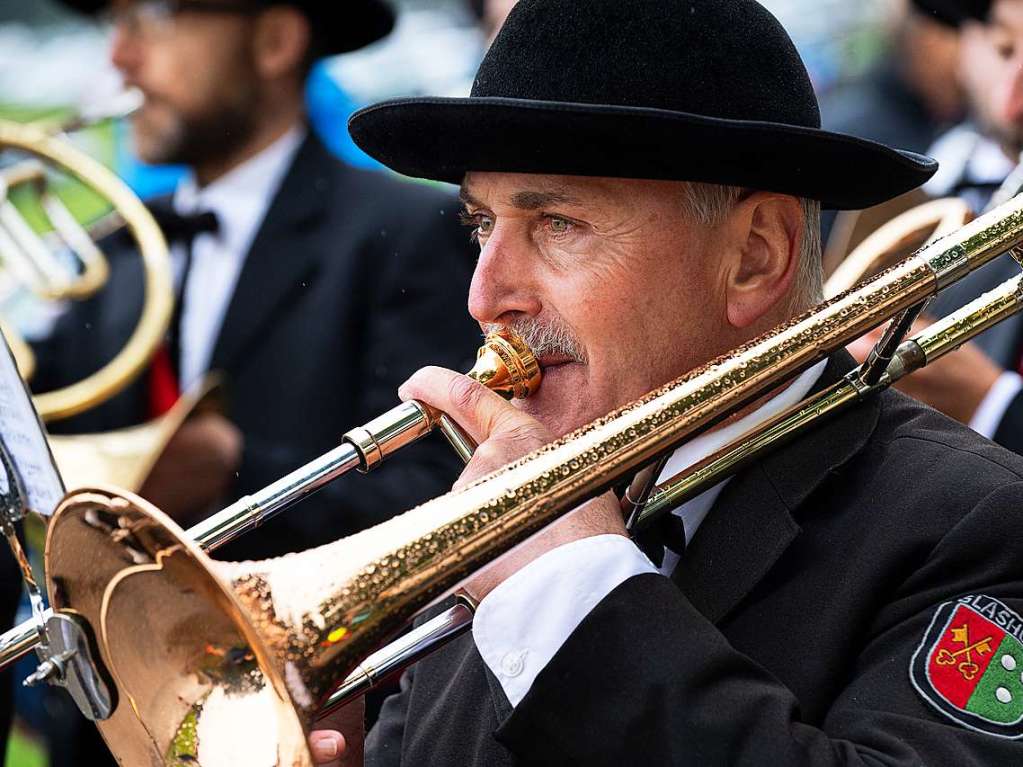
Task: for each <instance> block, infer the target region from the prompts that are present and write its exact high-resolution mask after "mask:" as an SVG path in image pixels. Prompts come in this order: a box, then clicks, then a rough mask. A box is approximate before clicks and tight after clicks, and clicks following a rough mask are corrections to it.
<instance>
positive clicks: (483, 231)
mask: <svg viewBox="0 0 1023 767" xmlns="http://www.w3.org/2000/svg"><path fill="white" fill-rule="evenodd" d="M459 218H460V220H461V222H462V224H464V225H465V226H468V227H470V228H471V229H472V238H473V239H474V240H477V239H479V238H481V237H483V238H486V237H487V235H489V234H490V232H491V231H492V230H493V228H494V220H493V219H492V218H491V217H490V216H486V215H484V214H482V213H469V212H468V211H462V212H461V214H459Z"/></svg>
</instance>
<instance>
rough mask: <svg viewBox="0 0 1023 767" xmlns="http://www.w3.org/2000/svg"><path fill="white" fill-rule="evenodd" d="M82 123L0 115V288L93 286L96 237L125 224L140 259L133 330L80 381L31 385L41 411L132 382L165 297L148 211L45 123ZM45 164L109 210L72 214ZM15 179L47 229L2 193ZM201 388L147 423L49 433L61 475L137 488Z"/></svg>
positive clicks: (73, 408) (164, 321)
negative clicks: (52, 386)
mask: <svg viewBox="0 0 1023 767" xmlns="http://www.w3.org/2000/svg"><path fill="white" fill-rule="evenodd" d="M109 116H110V115H106V114H104V115H103V117H104V118H105V117H109ZM82 124H83V123H82V121H80V120H77V119H72V120H71V121H70V122H66V123H64V124H62V125H58V126H55V127H46V126H45V125H40V124H21V123H16V122H11V121H8V120H0V152H3V153H4V154H5V155H14V157H15V159H14V160H13V161H12V162H11V163H10V164H8V165H6V166H4V167H2V168H0V292H3V293H8V294H9V293H10V292H12V291H15V290H29V291H31V292H32V293H34V294H35V295H36V296H38V297H40V298H43V299H47V300H80V299H83V298H87V297H89V296H91V295H93V294H94V293H95V292H96V291H97V290H100V289H101V288H102V287H103V285H104V284H105V282H106V278H107V274H108V271H109V268H108V266H107V262H106V259H105V257H104V255H103V253H102V251H101V250H100V248H99V247H98V246H97V245H96V243H95V239H96V238H99V237H103V236H106V235H109V234H110V233H112V232H113V231H115V230H116V228H119V227H120V226H126V227H127V229H128V231H129V232H130V234H131V236H132V238H133V239H134V241H135V243H136V245H137V248H138V253H139V257H140V258H141V260H142V264H143V270H144V277H143V279H144V285H143V291H144V296H145V302H144V306H143V309H142V312H141V315H140V316H139V319H138V322H137V324H136V326H135V329H134V331H133V332H132V334H131V336H130V337H129V339H128V341H127V342H126V344H125V345H124V347H123V348H122V349H121V350H120V351H119V352H118V353H117V354H116V355H115V356H114V357H113V358H112V359H110V360H109V361H107V362H106V363H105V364H102V365H101V366H98V369H97V370H96V371H95V372H94V373H92V374H91V375H89V376H87V377H86V378H84V379H82V380H80V381H77V382H75V383H73V384H71V385H69V386H66V387H63V388H61V389H58V390H54V391H51V392H45V393H41V394H38V395H36V397H35V405H36V409H37V410H38V412H39V415H40V417H41V418H42V419H43V420H44V421H55V420H59V419H62V418H68V417H70V416H73V415H77V414H78V413H81V412H83V411H86V410H88V409H89V408H92V407H94V406H96V405H98V404H99V403H101V402H103V401H105V400H107V399H109V398H110V397H112V396H114V395H115V394H117V393H118V392H119V391H121V390H122V389H123V388H124V387H125V386H127V385H128V384H129V383H131V381H133V380H134V379H135V378H136V377H137V376H138V375H139V374H140V373H141V372H142V371H143V370H145V368H146V366H147V365H148V363H149V360H150V358H151V357H152V355H153V353H154V352H155V351H156V349H157V347H158V346H159V345H160V344H161V343H162V342H163V340H164V337H165V335H166V332H167V327H168V325H169V323H170V318H171V313H172V311H173V304H174V291H173V282H172V278H171V268H170V258H169V254H168V250H167V244H166V241H165V240H164V238H163V235H162V233H161V232H160V229H159V227H158V226H157V224H156V222H155V221H154V220H153V217H152V215H151V214H150V213H149V211H148V210H147V209H146V207H145V205H144V204H143V203H142V202H141V200H139V199H138V197H137V196H136V195H135V194H134V193H133V192H132V191H131V190H130V189H129V188H128V186H127V185H126V184H125V183H124V182H123V181H121V180H120V179H119V178H118V177H117V176H116V175H115V174H114V173H113V172H111V171H110V170H108V169H107V168H106V167H104V166H103V165H102V164H100V163H99V162H97V161H96V160H94V159H93V158H91V157H89V156H88V155H87V154H85V153H84V152H82V151H81V150H79V149H77V148H75V147H74V146H73V145H72V144H71V143H70V141H69V140H68V139H67V137H66V135H64V134H63V133H62V132H61V133H55V132H54V131H55V129H56V130H59V131H63V130H69V129H70V130H77V129H79V128H81V127H82ZM53 170H57V171H59V172H60V173H63V174H68V175H70V176H72V177H74V178H76V179H78V180H79V181H80V182H81V183H82V184H84V185H85V186H86V187H88V188H89V189H91V190H92V191H94V192H95V193H96V194H98V195H99V196H100V197H102V198H104V199H105V200H107V201H109V203H110V205H111V206H112V208H113V212H112V213H110V214H108V215H106V216H104V217H103V218H101V219H100V220H99V221H98V222H96V223H95V224H94V225H93V226H86V225H83V224H81V223H79V222H78V221H77V220H76V218H75V216H74V215H73V214H72V213H71V211H70V210H68V208H67V207H66V206H65V204H64V203H63V202H62V201H61V199H60V197H59V196H58V194H57V193H56V192H55V191H54V189H53V188H52V184H51V176H52V173H53ZM19 188H21V189H25V190H26V191H28V192H29V193H30V194H31V196H32V199H34V200H36V201H37V202H38V206H39V210H40V211H41V212H42V214H43V215H44V216H45V218H46V220H47V222H48V223H49V225H51V226H52V231H50V232H48V233H44V234H40V233H39V232H37V231H36V229H35V228H34V227H33V226H32V225H31V224H30V223H29V221H27V220H26V218H25V217H24V216H23V215H22V212H21V211H20V210H19V208H18V207H17V206H15V204H14V203H13V202H12V201H11V199H10V197H11V194H10V193H11V192H12V191H14V190H17V189H19ZM58 250H61V251H63V252H64V253H65V254H69V255H70V256H72V258H71V259H70V263H69V262H68V260H69V259H68V258H62V257H59V256H58V255H57V252H58ZM0 324H2V330H3V333H4V336H5V337H6V338H7V341H8V344H9V345H10V346H11V349H12V351H13V353H14V356H15V361H16V362H17V364H18V368H19V370H20V371H21V373H22V376H23V377H24V378H26V379H30V378H31V374H32V372H33V369H34V367H35V360H34V357H33V355H32V351H31V348H30V347H29V346H28V344H26V343H25V342H24V341H23V340H22V339H21V338H20V336H19V335H18V334H17V333H16V332H15V331H14V329H13V326H12V324H11V323H10V322H2V321H0ZM207 388H208V387H207V386H206V385H203V386H201V387H199V389H198V390H197V391H196V392H195V393H194V394H191V395H190V396H188V397H186V398H183V401H182V402H181V403H179V405H178V406H177V407H175V408H174V409H173V410H172V411H170V412H169V413H167V414H166V415H165V416H163V417H161V418H159V419H157V420H155V421H151V422H149V423H147V424H143V425H139V426H135V427H131V428H129V429H124V430H119V431H114V432H107V433H103V434H84V435H71V436H51V437H50V438H49V441H50V446H51V449H52V450H53V453H54V457H55V459H56V462H57V465H58V468H59V469H60V472H61V475H62V478H63V480H64V483H65V485H66V486H67V487H80V486H82V485H83V484H87V483H89V482H96V481H97V479H98V478H101V477H102V478H103V479H102V481H104V482H111V483H114V484H116V485H118V486H120V487H126V488H131V489H133V490H137V489H138V488H140V487H141V486H142V482H143V481H144V479H145V477H146V476H147V474H148V473H149V470H150V469H151V467H152V465H153V463H154V462H155V460H156V458H157V457H158V455H159V453H160V452H161V451H162V450H163V448H164V447H165V446H166V443H167V441H168V440H169V439H170V437H171V435H173V433H174V432H175V431H176V430H177V428H178V426H180V424H181V422H182V421H183V420H184V417H185V416H186V415H187V413H188V412H189V411H190V409H191V408H192V407H193V406H194V405H195V404H196V403H197V402H198V400H199V399H201V396H202V395H203V394H204V393H205V391H206V389H207Z"/></svg>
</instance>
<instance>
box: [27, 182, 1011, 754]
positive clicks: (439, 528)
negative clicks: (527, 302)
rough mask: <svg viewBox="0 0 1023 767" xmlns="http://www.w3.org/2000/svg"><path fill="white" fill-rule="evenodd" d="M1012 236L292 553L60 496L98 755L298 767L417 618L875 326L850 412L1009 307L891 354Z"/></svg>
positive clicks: (945, 252)
mask: <svg viewBox="0 0 1023 767" xmlns="http://www.w3.org/2000/svg"><path fill="white" fill-rule="evenodd" d="M1021 242H1023V201H1013V202H1012V203H1010V204H1008V205H1006V206H1005V207H1003V208H1001V209H999V210H998V211H995V212H993V213H991V214H988V215H986V216H984V217H982V218H980V219H978V220H977V221H975V222H973V223H971V224H969V225H967V226H966V227H964V228H963V229H961V230H960V231H958V232H957V233H956V234H955V235H953V236H950V237H946V238H944V239H943V240H940V241H938V242H937V243H934V244H932V245H930V246H928V247H927V248H925V249H923V250H922V251H920V252H919V253H918V254H916V255H915V256H913V257H911V258H909V259H907V260H906V261H904V262H903V263H901V264H899V265H898V266H895V267H893V268H892V269H890V270H888V271H886V272H884V273H882V274H880V275H877V276H875V277H874V278H872V279H870V280H868V281H867V282H866V283H863V284H861V285H860V286H858V287H856V288H854V289H852V290H850V291H848V292H846V293H844V294H842V295H841V296H838V297H836V298H834V299H832V300H830V301H828V302H825V303H824V304H822V305H820V306H819V307H817V308H816V309H814V310H813V311H811V312H808V313H806V314H804V315H802V316H800V317H797V318H795V319H793V320H792V321H791V322H789V323H787V324H785V325H783V326H780V327H779V328H777V329H775V330H774V331H772V332H770V333H768V334H766V335H764V336H762V337H761V338H759V339H757V340H755V341H752V342H750V343H748V344H746V345H745V346H743V347H742V348H740V349H738V350H736V351H735V352H733V353H731V354H729V355H726V356H724V357H721V358H719V359H716V360H714V361H712V362H710V363H708V364H706V365H704V366H702V367H700V368H698V369H696V370H693V371H691V372H690V373H688V374H686V375H684V376H682V377H681V378H679V379H677V380H676V381H674V382H672V383H670V384H668V385H666V386H664V387H662V388H661V389H658V390H657V391H654V392H652V393H651V394H649V395H647V396H646V397H644V398H642V399H641V400H638V401H637V402H634V403H632V404H630V405H627V406H626V407H623V408H621V409H619V410H617V411H615V412H613V413H611V414H609V415H608V416H606V417H604V418H601V419H599V420H597V421H595V422H593V423H591V424H589V425H587V426H585V427H583V428H581V429H579V430H577V431H576V432H574V433H572V434H570V435H568V436H566V437H564V438H563V439H561V440H559V441H557V442H555V443H554V444H552V445H549V446H547V447H545V448H543V449H541V450H538V451H536V452H534V453H532V454H530V455H528V456H526V457H525V458H522V459H520V460H518V461H516V462H514V463H512V464H510V465H508V466H506V467H504V468H502V469H499V470H498V471H496V472H494V473H492V474H491V475H489V476H488V477H485V478H483V479H482V480H480V481H478V482H476V483H474V484H473V485H470V486H468V487H465V488H463V489H461V490H459V491H456V492H452V493H449V494H447V495H445V496H442V497H440V498H438V499H435V500H433V501H431V502H429V503H427V504H425V505H423V506H421V507H419V508H417V509H415V510H413V511H410V512H407V513H405V514H403V515H401V516H399V517H396V518H394V519H392V520H390V521H388V522H385V523H383V524H381V525H378V526H377V527H374V528H372V529H369V530H366V531H363V532H361V533H358V534H357V535H354V536H352V537H350V538H346V539H344V540H341V541H338V542H336V543H334V544H330V545H327V546H324V547H320V548H317V549H313V550H310V551H307V552H304V553H302V554H295V555H290V556H287V557H282V558H279V559H274V560H268V561H264V562H250V563H220V562H214V561H212V560H211V559H210V558H209V557H208V556H207V555H206V554H205V553H204V552H203V551H202V550H201V548H200V547H199V546H198V545H197V544H196V543H195V542H194V541H193V540H191V539H190V538H189V537H188V535H187V534H186V533H185V532H184V531H183V530H181V529H180V528H179V527H178V526H177V525H175V524H174V522H173V521H171V520H170V519H169V518H167V517H166V516H165V515H163V514H162V513H161V512H160V511H158V510H157V509H155V508H153V507H152V506H150V505H148V504H146V503H145V502H144V501H142V500H141V499H138V498H136V497H134V496H132V495H131V494H129V493H124V492H121V491H114V490H106V489H91V490H82V491H79V492H75V493H71V494H70V495H68V496H67V497H66V498H65V500H64V501H63V502H62V504H61V505H60V507H59V508H58V510H57V512H56V514H55V516H54V518H53V520H52V522H51V525H50V529H49V534H48V537H47V545H46V564H47V587H48V591H49V595H50V599H51V604H52V607H53V609H54V610H55V612H56V613H57V615H59V616H63V617H64V618H66V619H68V620H73V621H77V622H78V623H79V625H81V626H83V627H91V631H92V632H93V639H94V643H90V647H94V648H95V651H96V656H95V659H94V660H95V666H94V669H93V667H92V666H91V664H90V667H89V668H90V669H93V670H89V669H87V671H88V673H86V678H88V679H91V680H100V682H101V684H100V685H99V687H101V688H102V689H105V690H106V692H107V698H106V702H107V707H108V708H109V709H110V715H109V716H108V717H106V718H102V721H99V722H98V726H99V728H100V731H101V732H102V734H103V736H104V738H105V739H106V741H107V744H108V745H109V746H110V748H111V750H112V751H113V753H114V754H115V756H117V757H118V759H119V760H120V761H121V763H123V764H159V763H164V764H172V765H185V764H187V765H197V764H199V765H203V766H204V767H220V766H221V765H234V764H246V765H250V766H252V767H269V765H277V764H280V765H311V764H312V759H311V756H310V754H309V752H308V750H307V747H306V742H305V738H306V734H307V732H308V730H309V729H310V727H311V726H312V723H313V721H314V718H315V716H316V713H317V711H318V710H319V709H320V707H321V705H322V704H323V703H324V701H326V700H327V698H328V696H329V693H330V692H331V690H332V689H333V688H334V686H335V685H336V683H337V680H339V679H343V678H345V676H346V675H347V674H348V673H349V672H351V671H352V670H353V669H354V668H355V667H356V666H357V664H358V662H359V661H360V659H362V658H364V657H365V656H367V655H368V654H369V653H370V652H371V651H372V650H373V649H374V648H375V647H377V646H378V645H379V644H380V643H381V642H382V641H384V640H385V639H386V638H387V637H388V636H390V635H391V634H393V633H394V632H395V631H397V630H398V629H399V628H400V627H401V626H402V625H403V624H405V623H406V622H407V621H408V620H409V619H410V618H411V617H412V616H413V615H414V614H415V613H416V612H417V611H418V610H420V609H422V608H423V607H424V606H426V605H427V604H429V603H430V602H431V601H432V600H435V599H437V598H438V597H440V596H441V595H443V594H444V593H446V592H448V591H449V590H451V589H452V588H454V587H455V586H456V585H457V583H458V582H459V581H460V580H461V579H463V578H464V577H466V576H467V575H469V574H471V573H472V572H473V571H475V570H476V569H478V568H479V567H481V566H483V565H484V564H486V563H487V562H489V561H492V560H493V559H494V558H495V557H497V556H500V555H501V554H502V553H504V552H506V551H507V550H509V549H510V548H512V547H513V546H514V545H516V544H517V543H519V542H521V541H522V540H523V539H525V538H526V537H528V536H529V535H531V534H532V533H534V532H536V531H538V530H540V529H541V528H543V527H544V526H545V525H547V524H549V523H550V522H552V521H553V520H555V519H556V518H558V517H559V516H560V515H562V514H564V513H565V512H567V511H569V510H570V509H572V508H575V507H576V506H578V505H579V504H580V503H582V502H585V501H586V500H588V499H590V498H593V497H595V496H596V495H598V494H600V493H602V492H604V491H605V490H607V489H608V488H610V487H611V486H613V485H615V484H617V483H618V482H620V481H621V480H623V479H625V478H628V477H629V476H631V475H633V474H634V473H635V472H637V471H638V470H640V469H642V468H643V467H646V466H649V465H650V464H651V463H652V462H654V461H655V460H657V459H658V458H659V457H660V456H662V455H665V454H666V453H668V452H669V451H671V450H673V449H674V448H676V447H677V446H678V445H679V444H680V443H681V442H683V441H684V440H685V439H686V438H688V437H691V436H693V435H695V434H697V433H699V432H701V431H703V430H705V429H707V428H709V427H711V426H712V425H713V424H714V423H716V422H718V421H719V420H720V419H722V418H724V417H726V416H727V415H728V414H730V413H732V412H735V411H736V410H737V409H740V408H742V407H744V406H746V405H748V404H749V403H751V402H752V401H754V400H755V399H756V398H757V397H759V396H762V395H763V394H765V393H766V392H768V391H770V390H771V389H773V388H774V387H776V386H778V385H780V384H782V383H783V382H785V381H786V380H789V379H790V378H791V377H792V376H794V375H796V374H798V373H799V372H801V371H803V370H805V369H806V368H807V367H809V366H810V365H812V364H813V363H815V362H816V361H818V360H820V359H822V358H824V357H825V356H826V355H828V354H830V353H832V352H834V351H835V350H837V349H839V348H841V347H843V346H844V345H845V344H847V343H848V342H849V341H850V340H852V339H853V338H856V337H858V336H859V335H861V334H862V333H865V332H867V331H869V330H871V329H873V328H874V327H876V326H877V325H879V324H880V323H882V322H883V321H884V320H886V319H890V318H893V319H892V324H891V325H890V327H889V331H888V332H887V333H886V334H885V336H884V338H883V339H882V341H881V342H880V343H879V345H878V347H877V348H876V349H875V353H874V354H872V355H871V358H870V360H868V362H867V363H865V364H864V366H862V367H861V369H860V370H859V371H857V374H856V376H855V377H850V378H849V379H847V382H846V383H848V385H849V386H848V388H847V390H850V391H852V395H851V398H849V399H847V400H846V402H847V403H848V402H851V401H854V400H855V399H856V398H858V397H861V396H867V395H869V394H871V393H873V392H876V391H877V390H878V389H880V388H884V387H885V386H887V385H888V384H890V382H891V380H893V379H894V378H895V377H897V376H898V375H901V371H903V370H905V369H910V368H912V367H919V366H921V365H923V364H926V363H927V362H928V361H929V360H930V359H932V358H934V357H936V356H940V354H942V353H945V352H947V351H948V350H949V349H952V348H955V346H956V345H958V344H961V343H962V342H963V341H964V340H965V339H968V338H970V337H972V335H973V334H975V333H976V332H979V331H980V330H982V329H984V328H986V327H989V326H990V324H991V323H992V322H994V321H997V320H998V319H1000V318H1002V317H1005V316H1007V315H1008V314H1011V313H1013V312H1016V311H1018V310H1019V309H1020V306H1021V298H1023V297H1021V295H1020V283H1019V279H1018V278H1017V279H1015V280H1012V281H1010V282H1009V283H1007V285H1006V286H1004V288H1005V289H1004V290H1002V291H1000V292H998V294H997V295H993V294H992V295H991V296H989V297H987V300H985V301H982V302H979V303H977V304H975V305H973V306H971V307H970V311H969V312H966V313H957V314H956V315H954V316H953V317H952V318H951V319H950V321H949V322H948V323H945V324H943V325H942V326H941V328H940V332H939V333H938V334H936V335H929V336H918V337H917V338H915V339H912V340H910V341H908V342H906V343H900V342H901V341H902V340H903V337H904V336H905V334H906V333H907V332H908V329H909V326H910V324H911V322H910V321H911V319H912V317H913V316H915V313H916V311H917V310H918V307H919V306H920V305H921V303H922V302H923V301H925V300H926V299H927V298H929V297H930V296H932V295H933V294H934V293H936V292H937V291H939V290H940V289H942V288H944V287H946V286H947V285H948V284H950V283H952V282H954V281H955V280H957V279H959V278H960V277H962V276H963V275H964V274H966V273H968V272H969V271H971V270H973V269H975V268H977V267H978V266H980V265H982V264H984V263H986V262H988V261H990V260H991V259H992V258H994V257H995V256H997V255H999V254H1001V253H1003V252H1005V251H1007V250H1010V249H1013V248H1016V247H1018V246H1019V245H1020V243H1021ZM814 409H817V410H820V412H824V413H826V412H828V408H825V407H822V406H821V403H819V402H817V403H811V404H810V405H807V406H805V408H804V410H807V412H805V413H801V411H797V412H795V413H794V414H793V413H790V414H789V416H788V418H789V420H788V423H789V425H790V427H791V428H790V430H789V431H786V432H785V433H784V434H782V435H781V436H780V437H779V438H782V439H783V438H786V437H790V436H792V434H795V433H798V432H799V431H800V430H802V429H805V428H808V427H809V425H810V424H812V423H813V422H815V421H816V420H817V418H818V417H819V414H818V416H814V415H813V413H812V412H810V411H812V410H814ZM796 416H799V417H798V418H796ZM793 418H795V420H792V419H793ZM772 428H774V429H778V428H780V427H779V424H778V423H773V424H772ZM743 439H748V438H743ZM732 447H733V449H735V450H741V445H733V446H732ZM371 450H372V445H371ZM736 465H737V464H736ZM655 497H656V495H655ZM639 516H642V512H640V514H639ZM86 630H88V629H86ZM75 657H79V656H76V654H75V653H74V652H72V653H71V655H70V656H66V658H65V660H67V659H68V658H70V659H74V658H75Z"/></svg>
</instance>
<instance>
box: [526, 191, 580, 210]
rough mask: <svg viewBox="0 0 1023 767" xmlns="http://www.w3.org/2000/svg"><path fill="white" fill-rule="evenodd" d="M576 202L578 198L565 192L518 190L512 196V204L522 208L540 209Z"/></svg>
mask: <svg viewBox="0 0 1023 767" xmlns="http://www.w3.org/2000/svg"><path fill="white" fill-rule="evenodd" d="M574 202H576V199H575V198H574V197H571V196H570V195H567V194H565V193H564V192H516V193H515V194H513V195H512V197H511V204H512V205H514V206H515V207H516V208H521V209H522V210H538V209H540V208H546V207H548V206H549V205H565V204H567V203H574Z"/></svg>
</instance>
